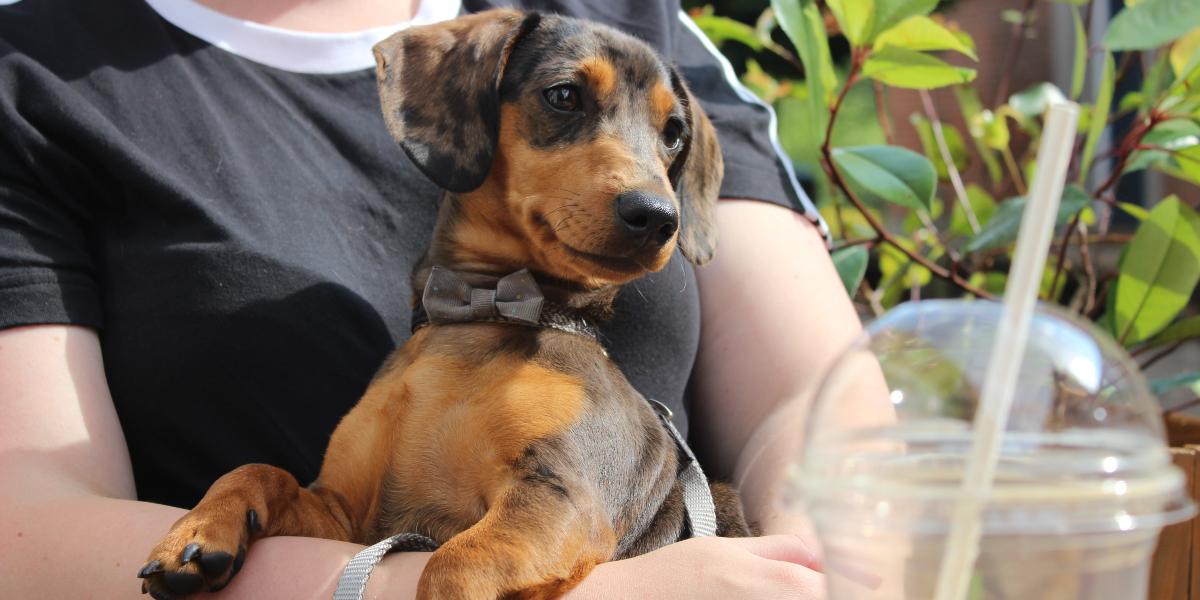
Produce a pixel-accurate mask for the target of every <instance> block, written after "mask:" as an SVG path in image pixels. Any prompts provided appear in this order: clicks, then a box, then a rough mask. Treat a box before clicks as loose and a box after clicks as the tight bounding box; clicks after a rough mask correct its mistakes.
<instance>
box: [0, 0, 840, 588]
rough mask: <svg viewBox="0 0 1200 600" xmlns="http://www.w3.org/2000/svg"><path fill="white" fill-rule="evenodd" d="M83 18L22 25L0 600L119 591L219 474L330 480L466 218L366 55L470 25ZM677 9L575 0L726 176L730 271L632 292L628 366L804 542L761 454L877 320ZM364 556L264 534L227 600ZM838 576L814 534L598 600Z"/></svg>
mask: <svg viewBox="0 0 1200 600" xmlns="http://www.w3.org/2000/svg"><path fill="white" fill-rule="evenodd" d="M59 4H61V3H60V2H59V1H58V0H22V1H21V2H17V3H15V4H12V6H8V7H4V8H0V120H2V122H4V124H5V126H4V130H5V131H6V133H5V134H4V135H3V136H0V327H4V328H5V329H4V331H3V332H0V390H3V392H4V393H3V395H2V396H0V411H2V412H3V414H4V415H6V418H5V419H4V420H2V421H0V554H3V555H4V556H5V557H6V560H5V561H3V563H0V595H2V596H5V597H9V596H12V597H27V596H42V597H59V596H76V595H80V594H82V593H83V592H84V591H87V592H90V593H93V594H95V595H98V596H101V597H121V596H122V595H127V594H130V593H131V592H134V590H135V589H136V588H135V587H134V585H135V581H134V580H132V578H131V574H132V572H133V571H134V570H135V569H136V568H137V567H138V566H139V565H140V562H141V561H142V559H143V558H144V555H145V550H146V549H147V548H149V547H151V546H152V545H153V543H154V541H155V540H156V539H158V538H159V537H161V535H162V534H163V532H165V531H166V530H167V529H168V528H169V526H170V524H171V523H172V522H173V521H174V520H176V519H177V518H178V517H179V516H180V515H182V514H183V510H182V509H180V508H174V507H176V506H180V507H190V506H192V505H194V504H195V502H196V501H197V500H198V499H199V495H200V494H202V493H203V491H204V489H206V487H207V486H208V484H210V483H211V482H212V481H213V480H214V479H216V477H217V476H219V475H220V474H221V473H223V472H225V471H227V470H229V469H230V468H232V467H233V466H236V465H239V464H242V463H246V462H267V463H271V464H276V465H281V466H286V467H287V468H289V470H291V471H292V472H293V473H295V474H296V476H297V477H298V478H299V479H300V480H301V481H306V480H310V479H311V478H312V475H313V471H314V470H315V466H319V464H320V460H321V457H320V453H321V451H322V450H323V449H324V446H325V443H326V442H327V437H328V435H329V432H330V431H331V430H332V428H333V426H334V425H336V423H337V420H338V418H340V417H341V415H343V414H345V413H346V412H347V410H348V409H349V406H350V405H352V404H353V403H354V401H355V400H357V398H358V395H359V394H361V392H362V389H363V388H364V387H365V385H366V383H367V382H368V381H369V380H370V378H371V375H372V374H373V373H374V371H375V370H376V369H377V368H378V366H379V364H380V363H381V362H382V360H383V358H384V357H385V356H386V355H387V353H388V352H389V351H390V350H391V349H392V348H393V347H394V346H396V345H397V344H399V343H402V342H403V341H404V339H406V338H407V336H408V326H409V322H408V318H409V313H408V306H409V303H410V298H408V296H407V289H408V286H407V284H406V279H407V274H408V271H409V270H410V269H411V266H412V263H413V262H414V261H415V259H416V258H417V257H419V253H420V252H421V251H423V249H424V247H425V245H427V243H428V235H429V232H430V231H431V230H432V225H433V219H434V217H435V213H436V208H435V206H436V200H437V197H438V195H439V194H438V192H437V190H436V188H434V187H433V186H432V184H430V183H429V182H428V181H426V180H424V179H423V178H422V177H421V175H420V173H418V172H417V171H416V170H415V168H414V167H413V166H412V165H411V164H409V163H408V162H407V160H406V159H405V158H404V157H403V155H402V154H401V153H400V152H399V151H398V149H397V148H395V146H394V144H392V143H391V140H390V139H389V138H388V137H387V133H386V130H385V129H384V127H383V124H382V119H381V118H380V116H379V109H378V101H377V95H376V90H375V87H374V85H375V84H374V72H373V69H372V68H371V65H370V64H369V60H370V53H369V52H367V53H366V58H367V61H368V62H363V61H362V52H361V50H363V48H369V46H370V44H371V43H374V42H375V41H378V39H380V36H381V35H384V33H383V31H381V30H394V29H395V28H396V26H395V25H394V24H395V23H398V22H403V21H410V22H412V23H421V22H434V21H438V20H445V19H448V18H451V17H453V16H455V15H456V14H457V13H458V11H459V9H460V7H459V6H458V5H457V3H436V2H433V1H432V0H427V1H426V2H421V3H420V4H419V5H417V4H416V3H413V2H389V3H386V4H376V3H374V2H370V1H368V0H354V1H353V2H340V3H335V2H324V1H318V2H306V3H297V2H294V1H285V0H272V1H270V2H259V3H252V4H247V3H238V2H225V1H222V0H205V1H204V2H192V1H190V0H170V1H168V0H154V1H151V2H148V3H146V4H143V3H142V2H139V1H134V0H123V1H121V2H114V3H106V4H105V5H104V6H95V7H92V6H74V5H72V6H70V7H67V6H66V5H65V4H64V5H63V6H59ZM655 6H656V11H652V12H653V14H657V15H658V17H657V18H653V17H648V16H646V13H644V12H642V11H645V10H646V8H645V7H644V6H642V5H641V4H637V3H629V6H624V4H623V3H609V4H605V5H603V6H601V5H600V3H582V2H561V3H556V4H555V5H554V6H552V7H551V8H556V9H558V10H559V12H564V13H569V14H575V15H578V16H583V17H589V18H592V19H596V20H600V21H607V22H610V23H613V24H615V25H617V26H619V27H621V28H623V29H626V30H627V31H630V32H632V33H634V34H635V35H638V36H639V37H642V38H643V39H646V40H648V41H650V42H651V43H652V45H655V46H656V47H658V48H659V49H660V52H663V53H664V54H667V55H668V58H669V59H671V60H673V61H674V62H676V63H677V64H678V66H679V68H680V70H681V71H682V72H683V75H684V77H685V78H686V79H687V80H688V84H689V86H690V87H691V89H692V91H693V92H694V93H695V94H696V95H697V97H699V98H700V100H701V102H702V103H703V104H704V106H705V109H706V111H708V112H709V114H710V116H711V117H712V119H713V122H714V124H715V125H716V126H717V129H718V133H719V135H720V138H721V140H722V143H723V150H724V154H725V156H726V161H725V163H726V178H725V182H724V183H723V185H722V188H721V194H722V196H723V197H725V198H728V199H727V200H724V201H723V202H722V203H721V204H720V205H719V207H718V208H717V212H716V223H717V226H718V228H719V231H720V240H721V241H720V245H719V250H718V251H717V253H716V257H715V259H714V260H713V262H712V263H711V264H709V265H707V266H704V267H702V268H698V269H694V270H693V269H692V268H691V267H690V266H688V265H687V264H686V263H685V262H684V261H682V259H681V258H680V257H678V256H676V257H674V258H673V259H672V261H671V263H669V264H668V265H667V266H666V268H665V269H663V270H662V271H661V272H660V273H656V274H652V275H651V276H649V277H647V278H645V279H642V280H639V281H638V282H635V283H634V284H631V285H632V287H631V289H629V290H627V293H624V294H622V295H621V296H620V298H619V299H618V302H617V305H616V315H615V317H614V318H613V320H612V321H611V322H610V323H609V324H607V325H606V326H605V329H604V331H603V333H604V336H605V341H606V347H607V348H608V350H609V351H610V353H611V354H612V356H613V358H614V360H615V361H616V362H617V364H619V365H620V366H621V367H622V370H623V371H624V372H625V374H626V376H627V377H628V378H629V379H630V381H631V382H632V383H633V385H634V386H635V387H636V388H637V389H638V390H639V391H641V392H642V393H643V394H644V395H646V396H648V397H654V398H657V399H661V400H663V401H664V402H665V403H667V404H668V405H670V406H671V408H672V409H674V411H675V414H676V418H675V422H676V423H677V424H678V425H679V426H680V428H681V429H685V430H686V431H689V432H690V433H689V437H690V439H691V441H692V445H693V446H694V447H695V448H696V449H697V451H698V452H699V453H700V454H701V457H702V460H703V462H704V464H705V466H706V468H707V470H708V471H709V473H710V475H712V476H714V477H717V478H725V479H732V480H735V481H741V482H742V483H743V485H742V493H743V496H744V498H745V503H746V507H747V513H748V516H749V517H750V519H751V520H752V521H757V522H759V523H760V524H761V525H762V527H763V529H764V531H766V532H767V533H773V532H780V531H784V532H787V531H790V530H791V529H790V527H785V526H784V525H783V524H782V523H781V522H780V521H778V520H777V519H776V518H775V515H774V514H773V513H772V506H773V504H772V502H771V498H772V490H773V482H772V481H771V475H770V473H769V472H768V473H755V472H753V470H752V469H750V466H751V465H750V464H749V463H750V460H749V459H750V457H751V454H752V453H750V452H748V450H747V449H748V447H749V445H750V444H749V442H750V438H751V436H752V433H753V432H754V431H755V430H756V429H757V427H758V425H759V424H760V423H761V422H762V421H763V419H764V418H766V416H767V415H768V414H769V413H770V412H771V410H772V408H773V407H774V405H775V404H776V403H778V402H779V401H780V400H782V399H784V398H786V397H788V396H789V395H790V394H791V393H793V392H794V390H796V389H798V388H800V387H801V386H803V385H805V384H806V383H811V382H812V381H813V379H814V378H815V377H816V376H817V375H818V374H819V372H820V370H821V369H822V368H823V367H824V365H825V364H827V363H828V361H829V360H830V359H831V358H832V354H833V353H834V352H836V351H837V350H838V349H839V348H840V347H842V346H843V345H844V344H845V342H846V341H848V339H849V338H850V337H852V336H853V335H854V334H855V333H856V332H857V330H858V324H857V320H856V318H855V316H854V313H853V310H852V309H851V307H850V304H849V302H848V299H847V298H846V297H845V294H844V292H843V291H842V289H841V286H840V283H839V282H838V279H837V276H836V273H835V272H834V271H833V269H832V265H831V264H830V262H829V260H828V255H827V253H826V251H825V244H824V240H823V239H822V236H821V232H820V230H819V227H818V222H819V220H818V219H817V218H816V216H815V213H814V212H813V211H812V207H811V205H809V204H808V203H807V200H806V199H805V198H804V196H803V193H802V192H801V191H799V189H798V188H796V187H794V185H793V184H794V177H793V175H792V174H791V172H790V170H789V169H788V168H787V166H786V163H785V162H782V161H781V160H780V158H779V157H778V156H776V154H775V149H774V148H773V147H772V140H771V138H770V127H771V122H770V121H771V118H770V115H769V113H768V111H767V110H766V109H765V108H763V107H761V106H758V105H756V104H755V103H754V102H753V101H752V99H750V98H749V97H747V96H746V95H745V93H744V91H743V90H741V89H740V88H739V87H738V86H737V84H736V81H730V80H729V78H728V77H726V75H727V73H726V71H727V69H725V65H723V64H722V63H721V62H720V59H719V58H718V57H717V56H716V55H714V54H713V52H712V49H711V47H708V46H707V45H706V41H705V40H703V38H702V37H701V36H700V35H699V34H698V32H696V31H695V30H694V28H693V27H692V26H690V25H689V23H688V22H687V21H686V20H685V18H683V19H681V18H680V16H679V14H678V6H672V5H670V3H662V4H661V5H657V4H656V5H655ZM487 7H489V6H488V5H485V4H484V3H482V2H466V3H465V5H464V6H462V7H461V8H462V9H465V10H467V11H468V12H476V11H478V10H482V9H484V8H487ZM529 8H539V9H545V8H547V7H545V6H540V5H539V6H537V7H534V6H530V7H529ZM355 49H357V50H359V52H355V51H354V50H355ZM461 75H462V74H461V73H447V74H444V76H447V77H452V76H461ZM738 198H742V199H738ZM685 396H686V397H687V399H688V402H687V403H686V404H685V402H684V399H685ZM357 549H358V547H356V546H354V545H352V544H345V543H339V542H330V541H327V540H316V539H310V538H271V539H266V540H263V541H262V542H261V543H258V544H256V545H255V550H254V552H253V553H252V554H251V555H250V557H249V558H248V559H247V561H246V563H245V568H244V570H243V572H242V574H241V575H240V576H239V577H238V578H237V579H236V580H235V581H234V582H233V584H232V585H230V586H229V588H227V590H226V591H225V592H223V593H224V594H226V595H228V596H229V597H254V598H269V597H281V598H294V597H310V596H312V597H319V596H324V597H328V596H329V595H330V593H331V591H332V586H333V585H334V583H335V582H336V579H337V576H338V574H340V571H341V567H342V566H343V565H344V564H345V562H346V560H347V559H348V558H349V557H350V556H352V555H353V554H354V553H355V552H356V551H357ZM426 560H428V554H425V553H407V554H398V555H393V556H389V557H388V558H387V559H385V560H384V562H383V563H382V564H381V566H380V567H378V568H377V569H376V572H375V574H374V575H372V578H371V585H370V588H369V590H368V591H370V592H372V593H380V594H382V593H387V594H388V595H397V596H400V597H404V593H405V591H407V593H409V594H411V590H412V589H413V587H414V586H415V584H416V580H417V575H418V574H419V573H420V572H421V569H422V568H423V565H424V561H426ZM818 571H819V568H818V565H816V564H815V562H814V558H813V554H812V550H811V548H810V547H809V546H808V545H807V544H806V543H805V542H804V540H802V539H800V538H799V537H796V536H795V535H790V534H788V533H784V534H777V535H768V536H765V537H758V538H746V539H741V540H730V539H720V538H707V539H694V540H688V541H685V542H680V543H677V544H673V545H670V546H667V547H665V548H662V549H660V550H657V551H654V552H650V553H648V554H645V555H642V556H639V557H636V558H633V559H628V560H623V561H616V562H611V563H605V564H602V565H600V566H599V567H597V569H596V570H595V571H594V572H593V574H592V575H591V576H589V577H588V578H587V579H585V580H584V582H583V583H582V584H581V585H580V586H579V587H578V588H577V589H576V590H574V591H573V592H572V593H571V596H572V597H577V598H588V597H595V598H604V597H613V596H618V597H622V596H624V597H650V598H652V597H679V596H683V597H701V598H702V597H714V598H715V597H719V596H729V595H731V594H732V595H734V596H736V597H764V598H780V597H797V598H804V597H816V596H817V595H818V594H819V589H820V577H819V574H818ZM664 574H676V575H678V576H674V577H672V576H669V575H668V576H665V577H664ZM134 593H136V592H134Z"/></svg>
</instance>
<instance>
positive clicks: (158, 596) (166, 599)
mask: <svg viewBox="0 0 1200 600" xmlns="http://www.w3.org/2000/svg"><path fill="white" fill-rule="evenodd" d="M150 597H151V598H154V600H174V599H173V598H171V597H170V596H168V595H166V594H164V593H162V592H160V591H158V590H150Z"/></svg>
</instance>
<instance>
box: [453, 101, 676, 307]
mask: <svg viewBox="0 0 1200 600" xmlns="http://www.w3.org/2000/svg"><path fill="white" fill-rule="evenodd" d="M500 112H501V117H500V138H499V144H498V148H497V152H496V158H495V160H494V162H493V164H492V172H491V173H490V174H489V175H488V179H487V180H486V181H485V182H484V184H483V186H481V187H480V188H479V189H477V190H474V191H472V192H470V193H468V194H465V195H463V196H462V198H463V201H464V202H465V203H467V204H466V206H469V208H470V211H463V212H470V213H472V215H471V216H469V217H467V218H465V220H464V222H463V223H460V224H457V225H456V232H455V234H454V237H455V241H456V246H455V248H454V250H455V252H456V253H457V256H458V257H459V258H460V259H461V258H482V257H487V258H490V259H492V261H493V262H492V264H511V265H513V266H518V265H519V266H530V265H534V266H536V267H537V268H538V269H540V270H542V271H546V272H550V273H558V274H561V275H562V276H564V277H569V278H572V279H575V280H577V281H580V282H582V283H584V284H585V285H592V286H599V285H603V284H606V283H624V282H626V281H629V280H631V279H633V278H635V277H638V276H640V275H641V272H642V269H649V270H658V269H661V268H662V267H663V265H665V264H666V262H667V260H669V259H670V256H671V253H672V252H673V251H674V244H667V245H666V246H665V247H663V248H661V249H660V250H659V251H658V252H657V253H656V254H655V255H654V256H653V257H649V258H646V257H641V258H638V259H637V260H636V261H634V260H632V259H631V260H630V261H629V269H627V270H618V269H613V268H609V267H607V266H604V265H600V264H597V263H595V262H592V261H590V260H588V259H586V258H581V257H580V256H578V255H577V254H576V253H573V252H571V251H570V250H568V249H567V248H564V247H563V245H564V244H565V245H567V246H569V247H570V248H572V249H574V250H576V251H578V252H583V253H590V254H597V255H602V256H620V253H621V252H623V251H625V250H624V249H623V248H621V247H620V239H619V232H617V231H616V229H615V227H614V225H613V213H612V211H613V200H614V198H615V197H616V196H617V194H619V193H621V192H623V191H626V190H630V189H637V188H641V189H645V188H646V187H647V186H646V185H645V184H644V178H645V177H646V175H645V171H644V169H643V167H642V165H640V164H639V162H638V160H637V159H636V158H635V157H634V156H632V155H631V154H630V152H629V150H628V148H627V147H626V146H625V145H624V144H623V143H622V142H620V141H619V140H616V139H614V138H611V137H604V136H602V137H599V138H597V139H596V140H594V141H591V142H588V143H579V144H573V145H571V146H568V147H564V148H554V149H551V150H543V149H539V148H534V147H533V146H531V145H530V144H529V143H528V142H527V141H525V138H524V136H522V135H521V132H520V123H521V117H522V115H521V109H520V108H519V107H518V106H517V105H515V104H506V105H504V106H502V107H501V109H500ZM656 164H657V163H656ZM658 168H659V170H660V171H661V172H660V173H657V174H656V179H657V180H658V181H657V187H658V189H657V190H656V191H658V192H659V193H663V194H665V195H669V196H671V197H673V195H674V194H673V192H672V191H671V189H670V187H669V186H668V185H667V184H666V168H665V166H663V165H658ZM564 173H571V174H572V176H571V177H563V174H564ZM518 268H519V267H518Z"/></svg>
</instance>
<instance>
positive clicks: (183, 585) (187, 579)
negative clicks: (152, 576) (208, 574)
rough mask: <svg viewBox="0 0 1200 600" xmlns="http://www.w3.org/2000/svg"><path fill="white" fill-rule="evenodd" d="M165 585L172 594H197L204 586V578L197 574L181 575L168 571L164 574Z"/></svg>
mask: <svg viewBox="0 0 1200 600" xmlns="http://www.w3.org/2000/svg"><path fill="white" fill-rule="evenodd" d="M162 577H163V583H165V584H166V585H167V588H168V589H170V590H171V591H172V592H175V593H176V594H181V595H184V596H186V595H188V594H195V593H196V592H198V591H200V587H201V586H203V585H204V578H203V577H201V576H199V575H197V574H195V573H180V572H178V571H167V572H166V573H163V576H162Z"/></svg>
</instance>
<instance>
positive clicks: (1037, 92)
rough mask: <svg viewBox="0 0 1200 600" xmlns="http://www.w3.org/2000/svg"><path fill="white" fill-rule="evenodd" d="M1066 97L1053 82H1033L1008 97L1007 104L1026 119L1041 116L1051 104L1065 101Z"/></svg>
mask: <svg viewBox="0 0 1200 600" xmlns="http://www.w3.org/2000/svg"><path fill="white" fill-rule="evenodd" d="M1066 101H1067V97H1066V96H1064V95H1063V93H1062V90H1060V89H1058V86H1056V85H1054V84H1053V83H1048V82H1042V83H1035V84H1033V85H1031V86H1029V87H1028V88H1025V89H1024V90H1022V91H1020V92H1017V93H1016V94H1013V95H1012V96H1010V97H1009V98H1008V105H1009V106H1011V107H1012V109H1013V110H1015V111H1017V113H1018V114H1020V115H1021V116H1022V117H1024V118H1026V119H1034V118H1037V117H1040V116H1042V113H1044V112H1046V109H1047V108H1050V105H1051V104H1058V103H1061V102H1066Z"/></svg>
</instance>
